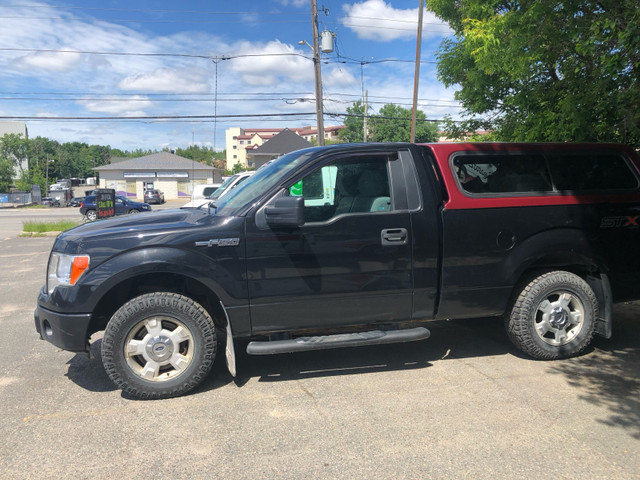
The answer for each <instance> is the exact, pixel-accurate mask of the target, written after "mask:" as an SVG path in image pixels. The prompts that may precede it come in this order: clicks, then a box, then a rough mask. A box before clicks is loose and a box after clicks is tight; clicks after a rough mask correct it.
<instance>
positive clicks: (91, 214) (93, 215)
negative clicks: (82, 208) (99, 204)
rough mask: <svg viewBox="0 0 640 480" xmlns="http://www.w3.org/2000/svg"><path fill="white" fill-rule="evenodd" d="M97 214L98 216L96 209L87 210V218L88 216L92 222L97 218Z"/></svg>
mask: <svg viewBox="0 0 640 480" xmlns="http://www.w3.org/2000/svg"><path fill="white" fill-rule="evenodd" d="M97 216H98V215H97V214H96V211H95V210H89V211H88V212H87V218H88V219H89V220H91V221H92V222H93V221H94V220H95V219H96V218H97Z"/></svg>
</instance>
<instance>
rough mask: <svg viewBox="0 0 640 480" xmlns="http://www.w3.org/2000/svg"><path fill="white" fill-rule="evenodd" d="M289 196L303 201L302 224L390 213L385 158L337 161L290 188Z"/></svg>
mask: <svg viewBox="0 0 640 480" xmlns="http://www.w3.org/2000/svg"><path fill="white" fill-rule="evenodd" d="M288 193H289V195H290V196H295V197H304V205H305V222H323V221H327V220H330V219H332V218H334V217H336V216H338V215H348V214H356V213H358V214H362V213H380V212H388V211H390V210H392V202H391V194H390V188H389V169H388V157H387V156H386V155H374V156H367V157H360V156H359V157H350V158H344V159H340V160H336V161H334V162H332V163H330V164H328V165H324V166H323V167H321V168H319V169H317V170H315V171H313V172H312V173H310V174H308V175H306V176H305V177H303V178H302V179H300V180H299V181H298V182H296V183H295V184H293V185H292V186H291V187H290V188H289V191H288Z"/></svg>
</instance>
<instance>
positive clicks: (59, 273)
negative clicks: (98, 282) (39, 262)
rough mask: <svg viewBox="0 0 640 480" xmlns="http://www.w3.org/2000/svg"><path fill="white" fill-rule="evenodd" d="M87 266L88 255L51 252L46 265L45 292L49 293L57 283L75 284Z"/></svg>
mask: <svg viewBox="0 0 640 480" xmlns="http://www.w3.org/2000/svg"><path fill="white" fill-rule="evenodd" d="M87 268H89V256H88V255H66V254H64V253H55V252H54V253H52V254H51V257H50V258H49V266H48V267H47V292H49V295H51V294H52V293H53V291H54V290H55V288H56V287H57V286H58V285H75V283H76V282H77V281H78V279H79V278H80V277H81V276H82V274H83V273H84V271H85V270H86V269H87Z"/></svg>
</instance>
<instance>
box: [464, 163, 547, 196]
mask: <svg viewBox="0 0 640 480" xmlns="http://www.w3.org/2000/svg"><path fill="white" fill-rule="evenodd" d="M453 167H454V171H455V173H456V175H457V176H458V180H459V182H460V185H461V186H462V188H463V190H465V191H466V192H468V193H476V194H481V193H535V192H551V191H553V186H552V184H551V180H550V178H549V172H548V170H547V165H546V161H545V159H544V157H543V156H542V155H538V154H516V155H499V154H498V155H492V154H489V155H458V156H456V157H455V158H454V160H453Z"/></svg>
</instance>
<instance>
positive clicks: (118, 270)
mask: <svg viewBox="0 0 640 480" xmlns="http://www.w3.org/2000/svg"><path fill="white" fill-rule="evenodd" d="M232 250H233V251H232ZM235 250H236V249H235V248H225V254H224V255H221V256H217V257H216V258H213V257H211V256H209V255H207V253H208V252H209V251H208V250H203V251H202V252H199V251H193V250H187V249H184V248H180V247H163V246H154V247H143V248H139V249H133V250H128V251H126V252H123V253H121V254H118V255H115V256H113V257H111V258H109V259H108V260H106V261H105V262H103V263H101V264H100V265H99V266H98V267H96V268H95V269H93V270H90V271H88V272H87V273H86V274H85V275H84V276H82V277H81V278H80V280H79V282H78V283H77V284H76V285H74V286H70V287H58V288H56V290H55V291H54V292H53V294H52V295H51V297H50V299H49V302H48V303H49V304H50V308H52V309H54V310H60V311H65V312H69V313H89V312H92V311H93V310H94V308H95V306H96V305H97V304H98V302H100V300H102V298H103V297H104V295H106V294H107V293H108V292H109V291H111V290H112V289H113V288H116V287H117V286H118V285H119V284H122V283H123V282H125V281H127V280H129V279H131V278H135V277H138V276H141V275H148V274H154V275H159V276H161V275H163V274H176V275H180V276H184V277H188V278H191V279H193V280H196V281H198V282H200V283H201V284H203V285H204V286H205V287H206V288H208V289H209V290H210V291H211V292H212V293H213V294H214V295H216V296H217V297H218V298H219V299H220V300H221V301H222V302H223V303H224V304H225V305H226V306H231V307H234V306H242V305H246V304H247V303H248V294H247V285H246V280H245V274H244V272H245V271H246V269H245V267H244V257H243V256H242V255H239V252H238V251H235Z"/></svg>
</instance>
